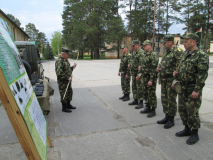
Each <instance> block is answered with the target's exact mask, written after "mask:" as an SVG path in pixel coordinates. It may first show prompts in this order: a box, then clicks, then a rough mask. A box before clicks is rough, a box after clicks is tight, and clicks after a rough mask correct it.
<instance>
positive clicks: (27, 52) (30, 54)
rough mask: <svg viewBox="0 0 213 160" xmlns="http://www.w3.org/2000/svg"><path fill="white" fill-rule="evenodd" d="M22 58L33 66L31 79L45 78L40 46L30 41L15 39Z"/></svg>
mask: <svg viewBox="0 0 213 160" xmlns="http://www.w3.org/2000/svg"><path fill="white" fill-rule="evenodd" d="M15 44H16V47H17V48H18V51H19V54H20V56H21V59H22V60H25V61H27V62H28V63H29V64H30V67H31V77H29V78H31V79H36V80H38V79H44V69H43V65H42V64H41V59H40V54H39V50H38V48H37V47H36V46H35V45H34V44H33V43H32V42H28V41H15Z"/></svg>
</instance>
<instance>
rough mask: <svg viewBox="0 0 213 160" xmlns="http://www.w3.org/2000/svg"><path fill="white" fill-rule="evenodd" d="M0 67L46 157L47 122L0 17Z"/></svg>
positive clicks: (35, 142)
mask: <svg viewBox="0 0 213 160" xmlns="http://www.w3.org/2000/svg"><path fill="white" fill-rule="evenodd" d="M0 68H1V70H2V71H3V74H4V77H5V79H6V82H7V84H8V86H9V88H10V91H11V93H12V95H13V98H14V99H15V102H16V104H17V106H18V108H19V110H20V113H21V115H22V116H23V119H24V120H25V123H26V126H27V128H28V130H29V132H30V135H31V137H32V139H33V142H34V144H35V147H36V149H37V151H38V153H39V156H40V158H41V159H42V160H46V159H47V122H46V120H45V118H44V116H43V112H42V110H41V108H40V105H39V103H38V100H37V98H36V95H35V93H34V91H33V88H32V85H31V83H30V80H29V78H28V75H27V73H26V70H25V68H24V66H23V63H22V60H21V58H20V55H19V52H18V50H17V48H16V45H15V43H14V40H13V38H12V35H11V32H10V30H9V27H8V25H7V23H6V22H5V21H4V20H3V19H1V18H0Z"/></svg>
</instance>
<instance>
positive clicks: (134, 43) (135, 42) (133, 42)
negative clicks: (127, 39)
mask: <svg viewBox="0 0 213 160" xmlns="http://www.w3.org/2000/svg"><path fill="white" fill-rule="evenodd" d="M136 44H139V41H138V40H134V41H132V43H131V44H130V45H136Z"/></svg>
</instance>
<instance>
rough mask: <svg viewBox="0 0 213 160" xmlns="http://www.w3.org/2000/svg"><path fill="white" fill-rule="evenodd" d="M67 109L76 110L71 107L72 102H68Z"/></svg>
mask: <svg viewBox="0 0 213 160" xmlns="http://www.w3.org/2000/svg"><path fill="white" fill-rule="evenodd" d="M67 108H68V109H76V107H74V106H73V105H71V103H70V101H68V102H67Z"/></svg>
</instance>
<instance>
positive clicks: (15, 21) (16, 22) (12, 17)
mask: <svg viewBox="0 0 213 160" xmlns="http://www.w3.org/2000/svg"><path fill="white" fill-rule="evenodd" d="M7 16H8V17H9V18H10V19H11V20H12V21H13V22H14V23H15V24H16V25H17V26H19V27H20V26H21V22H20V21H19V19H17V18H16V17H14V16H13V15H12V14H7Z"/></svg>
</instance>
